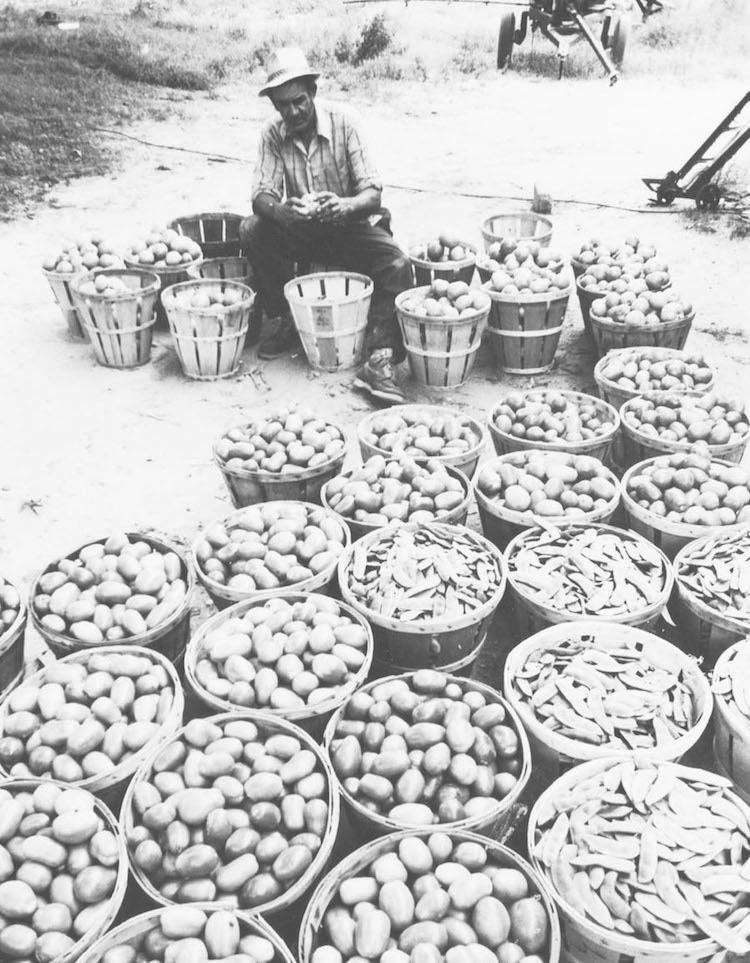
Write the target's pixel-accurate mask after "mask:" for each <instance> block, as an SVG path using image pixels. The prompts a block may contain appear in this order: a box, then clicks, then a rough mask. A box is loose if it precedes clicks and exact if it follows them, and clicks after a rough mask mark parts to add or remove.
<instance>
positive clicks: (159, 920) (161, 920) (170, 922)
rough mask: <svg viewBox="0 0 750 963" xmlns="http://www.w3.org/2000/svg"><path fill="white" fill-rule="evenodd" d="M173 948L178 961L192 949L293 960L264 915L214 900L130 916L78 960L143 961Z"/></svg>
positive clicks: (271, 962) (240, 962)
mask: <svg viewBox="0 0 750 963" xmlns="http://www.w3.org/2000/svg"><path fill="white" fill-rule="evenodd" d="M172 946H176V947H177V949H176V951H174V958H175V960H178V959H182V954H193V953H194V954H195V958H196V959H198V958H200V959H203V960H226V959H232V960H234V961H235V963H249V961H250V960H255V961H258V963H260V961H262V963H294V957H293V956H292V954H291V952H290V951H289V947H288V946H287V945H286V943H285V942H284V941H283V940H282V939H281V937H280V936H279V935H278V933H277V932H276V931H275V930H274V929H273V928H272V927H271V926H269V925H268V923H266V921H265V920H264V919H263V918H262V917H260V916H252V915H251V914H250V913H244V912H242V911H241V910H236V909H223V908H222V907H219V906H215V905H214V904H213V903H186V904H185V905H183V906H164V907H160V908H159V909H151V910H148V912H146V913H141V914H140V915H139V916H132V917H131V918H130V919H127V920H125V922H123V923H120V925H119V926H116V927H115V928H114V929H112V930H110V931H109V933H107V934H106V935H105V936H103V937H101V939H99V940H97V942H96V943H95V944H94V945H93V946H92V947H91V949H90V950H89V951H88V952H87V953H85V954H84V955H83V956H82V957H81V958H80V959H79V960H78V963H135V961H139V963H140V961H141V960H152V959H158V958H159V956H160V955H164V953H165V949H169V948H170V947H172ZM190 958H191V959H192V958H193V957H192V956H191V957H190Z"/></svg>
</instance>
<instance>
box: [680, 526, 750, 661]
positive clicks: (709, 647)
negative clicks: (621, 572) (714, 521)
mask: <svg viewBox="0 0 750 963" xmlns="http://www.w3.org/2000/svg"><path fill="white" fill-rule="evenodd" d="M674 572H675V585H676V588H677V592H676V598H675V606H674V618H675V622H676V623H677V625H678V626H679V628H680V629H681V631H682V633H683V637H684V639H685V641H686V644H687V646H688V647H689V648H690V649H691V650H692V651H693V652H694V653H695V654H696V655H701V656H703V657H704V659H705V660H706V661H707V662H708V663H711V662H714V661H715V660H716V658H717V656H718V655H719V654H720V653H721V652H723V651H724V649H726V648H728V647H729V646H730V645H732V644H733V643H734V642H737V641H739V640H740V639H744V638H745V636H747V635H750V525H742V526H741V527H740V528H738V529H737V530H735V531H731V532H722V533H720V534H717V535H704V536H703V537H702V538H698V539H695V540H694V541H692V542H688V544H687V545H685V546H684V548H681V549H680V551H679V552H678V553H677V555H676V556H675V560H674Z"/></svg>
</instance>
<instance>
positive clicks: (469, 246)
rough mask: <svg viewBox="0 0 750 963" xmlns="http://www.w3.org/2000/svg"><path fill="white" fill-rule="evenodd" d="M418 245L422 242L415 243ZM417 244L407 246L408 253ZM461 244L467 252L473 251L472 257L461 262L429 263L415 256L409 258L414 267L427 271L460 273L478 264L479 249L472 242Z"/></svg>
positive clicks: (460, 242) (425, 259) (410, 255)
mask: <svg viewBox="0 0 750 963" xmlns="http://www.w3.org/2000/svg"><path fill="white" fill-rule="evenodd" d="M416 243H420V242H415V244H416ZM415 244H409V245H407V248H406V249H407V251H408V250H410V248H412V247H414V246H415ZM459 244H460V246H461V247H462V248H463V249H464V250H465V251H471V256H469V257H463V258H461V259H460V260H459V261H428V260H427V258H426V257H415V255H413V254H408V255H407V256H408V258H409V260H410V261H411V263H412V264H413V265H414V267H420V268H424V269H425V270H427V271H460V270H461V269H466V268H469V267H471V266H472V265H473V264H476V260H477V257H478V255H479V248H478V247H477V245H476V244H473V243H472V242H470V241H462V240H459Z"/></svg>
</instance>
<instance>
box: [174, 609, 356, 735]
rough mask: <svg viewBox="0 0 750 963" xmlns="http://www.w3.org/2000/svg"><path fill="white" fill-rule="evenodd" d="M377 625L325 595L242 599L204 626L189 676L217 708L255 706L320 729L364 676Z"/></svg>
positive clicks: (195, 640)
mask: <svg viewBox="0 0 750 963" xmlns="http://www.w3.org/2000/svg"><path fill="white" fill-rule="evenodd" d="M372 653H373V643H372V630H371V629H370V626H369V625H368V624H367V622H366V621H365V620H364V619H363V618H362V616H361V615H358V614H357V613H356V612H355V611H354V609H352V608H351V606H349V605H346V604H345V603H343V602H337V601H334V599H332V598H329V597H328V596H326V595H316V594H315V593H310V594H287V595H281V596H275V597H273V598H270V599H266V600H265V601H255V600H250V601H247V602H238V603H237V604H236V605H233V606H231V608H229V609H226V610H225V611H224V612H221V613H220V614H219V615H215V616H213V618H210V619H208V620H207V621H206V622H204V623H203V625H201V627H200V628H199V629H198V631H197V632H196V633H195V634H194V635H193V637H192V639H191V640H190V645H189V646H188V649H187V652H186V654H185V678H186V679H187V682H188V684H189V685H190V687H191V688H192V690H193V691H194V692H195V694H196V696H197V697H198V699H199V700H200V702H201V703H202V704H203V705H204V706H207V707H208V709H210V710H212V711H214V712H230V711H234V712H244V711H245V710H246V709H258V710H260V711H262V712H266V713H270V714H272V715H275V716H280V717H282V718H284V719H288V720H289V721H290V722H295V723H297V724H298V725H300V726H302V728H303V729H306V730H307V731H308V732H313V734H315V735H322V732H323V728H324V727H325V723H326V722H327V721H328V718H329V717H330V715H331V713H332V712H333V710H334V709H336V708H337V707H338V706H339V705H341V703H342V702H343V701H344V700H345V699H346V698H348V696H350V695H351V693H352V692H354V690H355V689H356V688H358V686H360V685H363V684H364V682H365V680H366V679H367V674H368V672H369V671H370V665H371V664H372Z"/></svg>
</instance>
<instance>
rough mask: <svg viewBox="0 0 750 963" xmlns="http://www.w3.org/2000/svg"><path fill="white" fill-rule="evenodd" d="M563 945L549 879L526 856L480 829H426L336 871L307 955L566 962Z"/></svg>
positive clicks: (322, 961) (322, 896) (309, 959)
mask: <svg viewBox="0 0 750 963" xmlns="http://www.w3.org/2000/svg"><path fill="white" fill-rule="evenodd" d="M393 944H395V945H393ZM560 949H561V947H560V924H559V921H558V918H557V912H556V910H555V907H554V904H553V902H552V900H551V898H550V896H549V895H548V893H547V886H546V885H545V884H543V883H541V882H540V880H539V878H538V877H537V874H536V873H535V871H534V870H532V869H531V867H530V866H529V865H528V863H527V862H526V861H525V860H523V859H522V858H521V857H520V856H518V855H517V854H516V853H514V852H513V851H512V850H511V849H508V848H507V847H506V846H503V845H502V844H501V843H498V842H495V841H494V840H489V839H486V838H485V837H482V836H478V835H476V834H475V833H469V832H459V831H452V832H451V831H447V832H442V831H434V830H429V829H423V830H412V831H406V832H401V833H394V834H392V835H390V836H386V837H385V838H383V839H377V840H374V841H373V842H370V843H367V844H365V845H364V846H362V847H361V848H360V849H358V850H356V851H355V852H353V853H350V854H349V855H348V856H347V857H346V858H345V859H344V860H343V861H342V862H341V863H339V865H338V866H336V867H335V868H334V869H333V870H331V872H330V873H329V874H328V875H327V876H326V877H325V878H324V879H323V880H322V881H321V882H320V884H319V885H318V887H317V889H316V890H315V893H314V894H313V897H312V899H311V900H310V903H309V904H308V907H307V911H306V913H305V917H304V919H303V921H302V926H301V928H300V940H299V959H300V963H333V961H334V960H335V961H336V963H357V961H358V960H361V959H368V960H374V961H380V963H389V961H395V960H406V959H411V960H414V961H425V963H427V961H431V963H440V961H442V960H445V963H468V961H472V963H493V961H494V963H521V961H524V963H558V961H559V959H560ZM395 954H397V955H395Z"/></svg>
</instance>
